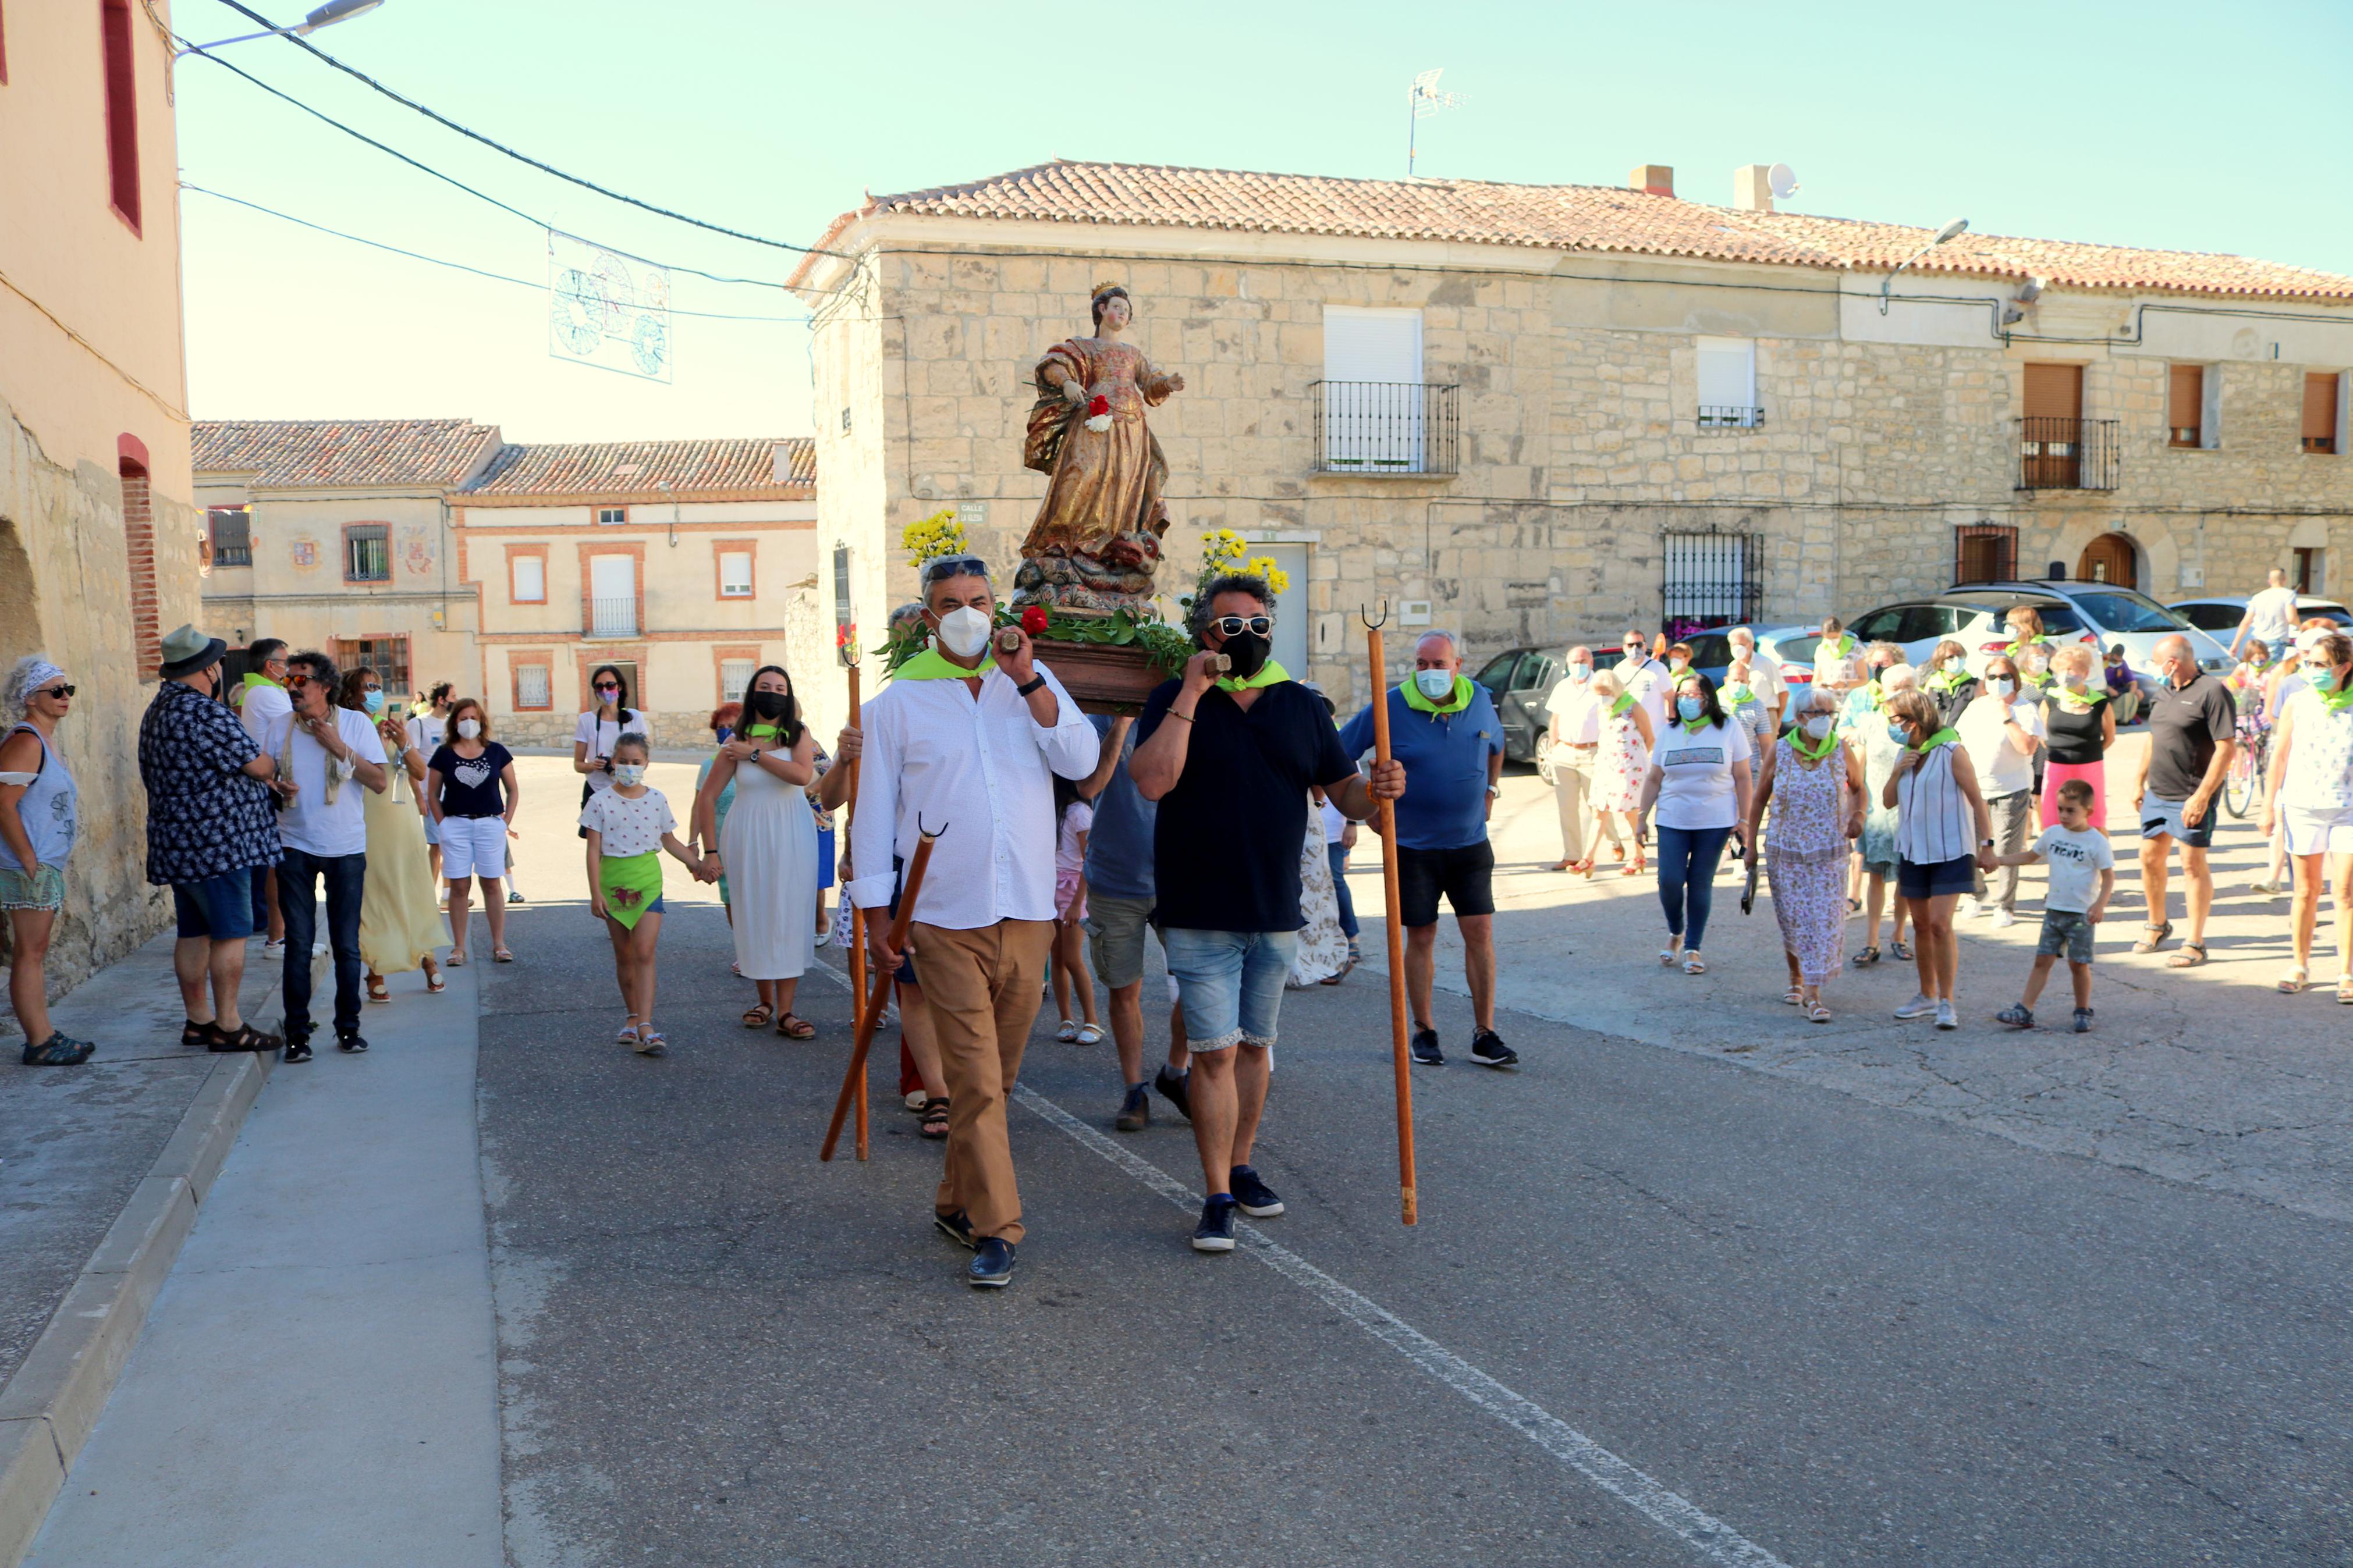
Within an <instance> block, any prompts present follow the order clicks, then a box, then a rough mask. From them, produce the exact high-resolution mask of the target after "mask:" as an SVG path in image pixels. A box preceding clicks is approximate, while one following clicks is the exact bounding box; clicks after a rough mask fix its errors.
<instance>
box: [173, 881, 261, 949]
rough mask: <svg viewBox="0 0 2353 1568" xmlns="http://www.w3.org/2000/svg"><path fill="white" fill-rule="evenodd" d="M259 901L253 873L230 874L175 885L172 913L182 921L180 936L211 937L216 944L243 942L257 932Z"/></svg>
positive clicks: (175, 883)
mask: <svg viewBox="0 0 2353 1568" xmlns="http://www.w3.org/2000/svg"><path fill="white" fill-rule="evenodd" d="M259 907H260V900H259V899H257V898H255V897H254V893H253V873H252V872H251V871H249V870H238V871H227V872H224V873H222V874H221V875H220V876H217V877H207V878H206V879H204V880H203V881H201V882H174V883H173V884H172V910H173V913H174V915H176V916H177V917H178V920H179V935H180V936H181V937H183V938H187V937H198V936H204V937H210V938H211V939H212V940H213V941H215V942H243V941H244V940H245V939H246V938H247V937H249V936H251V935H252V934H253V931H254V925H255V921H254V915H255V913H256V911H257V910H259Z"/></svg>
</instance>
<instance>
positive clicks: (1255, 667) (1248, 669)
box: [1218, 632, 1274, 680]
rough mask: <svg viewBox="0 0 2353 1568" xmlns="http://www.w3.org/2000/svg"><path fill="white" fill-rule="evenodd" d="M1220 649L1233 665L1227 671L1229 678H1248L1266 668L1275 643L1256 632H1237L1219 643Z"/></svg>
mask: <svg viewBox="0 0 2353 1568" xmlns="http://www.w3.org/2000/svg"><path fill="white" fill-rule="evenodd" d="M1218 651H1219V653H1222V654H1224V655H1225V656H1226V659H1227V661H1228V663H1229V665H1230V666H1231V668H1229V669H1228V670H1227V671H1226V675H1227V677H1228V678H1229V679H1233V680H1248V679H1250V677H1251V676H1253V675H1256V674H1257V673H1258V672H1259V671H1260V670H1261V669H1264V668H1266V659H1267V655H1269V654H1270V653H1272V652H1273V651H1274V644H1273V643H1272V642H1271V641H1270V640H1269V639H1267V638H1265V637H1261V636H1259V634H1258V633H1256V632H1237V633H1235V634H1234V635H1233V636H1232V637H1228V638H1227V639H1226V640H1225V641H1224V642H1222V643H1220V644H1219V645H1218Z"/></svg>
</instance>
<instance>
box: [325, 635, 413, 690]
mask: <svg viewBox="0 0 2353 1568" xmlns="http://www.w3.org/2000/svg"><path fill="white" fill-rule="evenodd" d="M335 662H336V663H337V664H338V665H340V666H342V667H343V668H344V669H346V670H352V669H358V668H362V667H365V668H369V669H373V670H375V678H376V679H378V680H381V681H383V682H384V689H385V693H386V694H387V697H386V700H390V694H391V693H395V692H397V693H400V694H401V695H403V696H406V694H407V692H408V690H409V685H408V639H407V638H406V637H338V638H336V639H335Z"/></svg>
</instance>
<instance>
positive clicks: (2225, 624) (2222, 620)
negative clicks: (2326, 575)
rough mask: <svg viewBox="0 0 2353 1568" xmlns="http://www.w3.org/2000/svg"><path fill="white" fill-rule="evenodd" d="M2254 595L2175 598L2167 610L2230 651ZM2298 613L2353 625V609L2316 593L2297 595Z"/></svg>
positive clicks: (2211, 595) (2302, 616)
mask: <svg viewBox="0 0 2353 1568" xmlns="http://www.w3.org/2000/svg"><path fill="white" fill-rule="evenodd" d="M2250 597H2252V595H2246V594H2207V595H2201V596H2200V597H2198V598H2195V599H2176V600H2174V601H2173V603H2172V604H2171V605H2168V606H2167V608H2168V609H2170V610H2171V611H2172V612H2173V613H2174V614H2175V615H2177V616H2180V617H2181V618H2182V619H2183V620H2186V621H2188V622H2189V624H2190V625H2191V626H2196V627H2197V628H2198V629H2199V630H2200V631H2202V632H2206V633H2209V634H2211V636H2212V637H2213V638H2214V640H2215V641H2217V642H2219V643H2221V645H2222V646H2223V647H2225V648H2228V647H2230V646H2231V644H2232V641H2233V640H2234V639H2235V638H2236V637H2238V635H2239V623H2240V622H2242V621H2243V620H2245V619H2246V618H2247V600H2248V599H2249V598H2250ZM2295 613H2296V616H2298V618H2300V619H2303V620H2307V621H2308V620H2310V619H2311V618H2312V617H2313V616H2327V617H2328V619H2330V620H2332V621H2335V622H2336V623H2337V625H2338V626H2353V610H2348V609H2347V608H2346V607H2345V606H2344V605H2340V604H2338V603H2337V601H2336V600H2334V599H2324V598H2322V597H2320V596H2319V595H2316V594H2298V595H2296V596H2295ZM2279 651H2280V650H2279V649H2277V648H2274V649H2273V650H2272V652H2273V653H2274V655H2277V654H2278V652H2279Z"/></svg>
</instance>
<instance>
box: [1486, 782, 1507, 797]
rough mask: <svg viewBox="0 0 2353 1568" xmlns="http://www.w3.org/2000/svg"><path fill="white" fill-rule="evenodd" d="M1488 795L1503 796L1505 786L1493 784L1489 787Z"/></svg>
mask: <svg viewBox="0 0 2353 1568" xmlns="http://www.w3.org/2000/svg"><path fill="white" fill-rule="evenodd" d="M1487 793H1488V794H1489V795H1502V794H1503V793H1504V786H1503V785H1502V784H1489V785H1488V786H1487Z"/></svg>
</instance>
